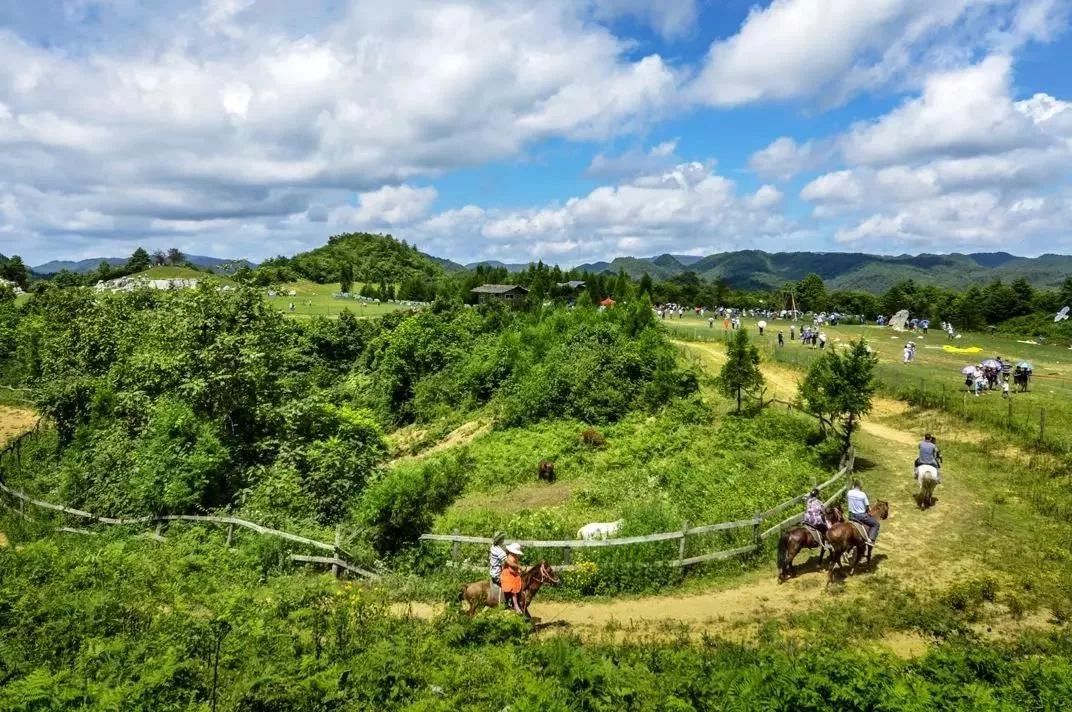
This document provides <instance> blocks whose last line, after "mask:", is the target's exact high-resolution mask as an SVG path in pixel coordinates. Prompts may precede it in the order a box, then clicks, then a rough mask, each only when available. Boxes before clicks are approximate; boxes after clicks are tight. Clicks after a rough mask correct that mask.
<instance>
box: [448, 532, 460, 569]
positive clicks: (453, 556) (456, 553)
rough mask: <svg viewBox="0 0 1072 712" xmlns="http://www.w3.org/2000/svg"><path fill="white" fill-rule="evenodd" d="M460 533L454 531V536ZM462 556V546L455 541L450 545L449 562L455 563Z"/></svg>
mask: <svg viewBox="0 0 1072 712" xmlns="http://www.w3.org/2000/svg"><path fill="white" fill-rule="evenodd" d="M460 534H461V532H460V531H459V530H457V529H455V530H454V536H459V535H460ZM461 555H462V545H461V542H459V541H458V540H457V539H455V540H454V541H452V542H451V543H450V560H451V561H454V562H457V561H458V559H459V558H461Z"/></svg>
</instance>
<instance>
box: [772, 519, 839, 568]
mask: <svg viewBox="0 0 1072 712" xmlns="http://www.w3.org/2000/svg"><path fill="white" fill-rule="evenodd" d="M826 521H827V522H828V523H829V524H830V525H831V526H833V525H834V524H838V523H840V522H843V521H845V517H843V516H842V514H841V508H840V507H827V509H826ZM816 547H819V564H820V565H822V563H823V554H825V553H826V549H825V548H824V547H821V546H819V542H818V541H816V540H815V537H813V536H812V535H811V532H809V531H808V530H807V529H805V528H804V527H802V526H801V527H793V528H792V529H786V530H785V531H784V532H783V533H782V536H781V538H779V539H778V580H779V581H785V580H786V579H790V578H793V559H794V558H796V555H797V554H799V553H800V551H801V550H802V549H814V548H816Z"/></svg>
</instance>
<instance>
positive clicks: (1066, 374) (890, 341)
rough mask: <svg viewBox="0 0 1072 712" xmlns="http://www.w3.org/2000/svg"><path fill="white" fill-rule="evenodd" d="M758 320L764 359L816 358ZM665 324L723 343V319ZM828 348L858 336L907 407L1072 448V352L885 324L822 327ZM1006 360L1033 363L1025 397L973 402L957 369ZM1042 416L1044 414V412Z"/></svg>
mask: <svg viewBox="0 0 1072 712" xmlns="http://www.w3.org/2000/svg"><path fill="white" fill-rule="evenodd" d="M755 322H756V320H754V319H752V320H747V319H746V320H744V322H743V325H744V327H745V328H748V329H749V330H750V333H751V334H752V335H753V337H755V339H756V340H757V341H758V342H759V343H760V345H761V350H762V352H763V354H764V356H765V357H766V358H769V359H770V360H774V361H778V362H781V363H785V364H786V365H790V366H794V367H799V368H801V369H803V368H806V367H807V365H808V364H809V363H810V362H811V361H812V360H813V359H814V358H816V357H818V355H819V354H820V351H819V349H817V348H811V347H807V346H804V345H803V344H802V343H801V342H800V340H799V332H800V328H799V327H800V325H801V324H800V323H797V334H798V336H797V339H796V340H795V341H790V340H789V323H790V322H786V321H778V320H769V321H768V326H767V328H766V329H765V332H766V333H765V334H764V335H763V336H762V337H760V336H759V335H758V328H757V327H756V326H755ZM662 323H664V324H665V325H666V326H667V328H668V329H670V331H671V333H672V334H674V335H676V336H678V337H680V338H683V339H687V340H698V341H708V340H714V341H721V339H723V338H724V332H723V329H722V322H721V320H716V322H715V326H714V328H709V327H708V325H707V321H706V319H699V318H697V317H693V316H686V317H685V318H684V319H680V320H679V319H673V320H670V319H667V320H665V321H664V322H662ZM779 330H781V331H782V332H783V334H784V337H785V347H784V348H782V349H778V348H777V338H778V336H777V335H778V331H779ZM823 330H824V331H825V332H826V334H827V336H828V339H829V341H828V348H829V347H830V346H833V347H837V346H838V345H839V344H842V343H845V342H847V341H851V340H854V339H858V338H860V337H861V336H862V337H863V338H865V339H866V340H867V343H868V344H869V345H870V346H871V348H872V349H873V350H874V351H875V352H876V353H877V354H878V356H879V359H880V362H879V367H878V376H879V380H880V382H881V384H882V390H883V392H884V393H885V394H887V395H891V396H895V397H899V398H905V399H907V400H909V401H910V402H916V403H918V404H920V405H924V406H929V407H938V408H942V409H944V410H949V411H951V412H955V413H956V414H957V415H958V416H960V417H962V418H963V419H965V420H966V421H971V422H974V423H976V424H978V425H979V426H980V427H984V428H991V429H992V430H993V432H994V433H995V435H1000V434H1001V433H1002V432H1006V431H1011V432H1013V433H1015V435H1016V436H1017V437H1019V438H1027V439H1029V440H1036V439H1038V438H1039V435H1040V427H1041V434H1042V437H1043V440H1044V442H1045V443H1047V444H1048V445H1050V446H1052V447H1055V448H1058V449H1061V450H1069V449H1072V349H1070V347H1069V345H1068V344H1056V343H1048V344H1029V343H1021V342H1020V340H1018V339H1016V338H1013V337H1009V336H1003V335H999V334H996V335H990V334H980V333H966V334H964V335H963V336H962V338H959V339H954V340H949V339H948V338H947V337H946V335H945V334H943V333H942V332H940V331H937V330H934V329H932V330H931V331H930V333H929V334H927V335H926V336H923V335H922V334H917V335H912V334H910V333H895V332H893V331H892V330H890V329H888V328H884V327H879V326H873V325H865V326H825V327H824V328H823ZM908 340H912V341H915V343H916V346H917V351H916V358H915V360H914V361H913V362H912V363H910V364H908V365H905V364H903V363H902V350H903V347H904V344H905V342H906V341H908ZM947 345H948V346H953V347H955V348H957V349H964V348H971V347H977V348H979V349H981V350H980V351H978V352H975V353H967V354H965V353H950V352H949V351H946V350H945V349H944V348H943V347H945V346H947ZM998 356H1000V357H1002V358H1003V359H1011V360H1012V362H1013V363H1014V364H1016V363H1019V362H1020V361H1028V362H1030V363H1031V364H1032V365H1033V366H1034V375H1033V376H1032V378H1031V382H1030V388H1029V391H1028V392H1027V393H1016V392H1015V386H1014V385H1013V384H1010V385H1013V391H1014V392H1013V393H1012V394H1011V398H1009V399H1008V400H1005V399H1003V398H1002V397H1001V392H1000V390H995V391H991V392H987V393H984V395H982V396H980V397H978V398H976V397H974V396H972V395H970V394H969V393H967V390H966V388H965V386H964V376H963V375H961V373H960V369H961V368H963V367H964V366H967V365H973V364H977V363H979V362H980V361H982V360H984V359H988V358H994V357H998ZM1043 411H1045V414H1043Z"/></svg>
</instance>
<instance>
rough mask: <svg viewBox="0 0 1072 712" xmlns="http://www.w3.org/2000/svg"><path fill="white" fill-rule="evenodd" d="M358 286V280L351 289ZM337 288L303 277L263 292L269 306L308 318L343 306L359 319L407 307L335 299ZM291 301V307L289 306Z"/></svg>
mask: <svg viewBox="0 0 1072 712" xmlns="http://www.w3.org/2000/svg"><path fill="white" fill-rule="evenodd" d="M361 287H362V285H361V284H355V285H354V287H353V291H354V292H358V291H359V290H360V289H361ZM288 291H293V292H295V296H293V297H291V296H289V295H287V294H286V292H288ZM338 291H339V285H338V284H317V283H316V282H309V281H305V280H303V281H300V282H290V283H287V284H283V285H281V286H280V287H278V288H277V289H276V296H274V297H270V296H267V292H266V293H265V297H264V299H265V301H266V302H267V303H268V304H270V305H271V306H272V307H274V308H276V309H278V310H280V311H281V312H283V313H284V314H286V315H287V316H290V317H293V318H295V319H311V318H313V317H317V316H321V317H326V318H328V319H334V318H336V317H338V316H339V314H340V313H341V312H342V311H343V310H344V309H349V310H350V311H351V312H352V313H353V314H354V316H356V317H357V318H359V319H371V318H374V317H379V316H383V315H384V314H390V313H391V312H394V311H398V310H399V309H406V308H407V307H406V305H404V304H399V303H391V304H376V303H375V302H366V301H363V300H359V299H337V298H335V297H334V296H333V295H334V294H335V293H336V292H338ZM292 303H293V304H294V311H291V310H290V305H291V304H292Z"/></svg>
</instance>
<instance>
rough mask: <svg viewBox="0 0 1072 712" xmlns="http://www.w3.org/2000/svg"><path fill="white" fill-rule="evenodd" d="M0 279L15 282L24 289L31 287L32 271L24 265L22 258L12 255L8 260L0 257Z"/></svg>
mask: <svg viewBox="0 0 1072 712" xmlns="http://www.w3.org/2000/svg"><path fill="white" fill-rule="evenodd" d="M0 277H3V278H4V279H6V280H8V281H10V282H14V283H15V284H17V285H19V286H20V287H22V288H23V289H26V288H27V287H29V286H30V270H29V269H27V268H26V265H24V264H23V263H22V258H21V257H19V256H18V255H12V256H11V257H10V258H8V259H6V260H5V259H3V255H0Z"/></svg>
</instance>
